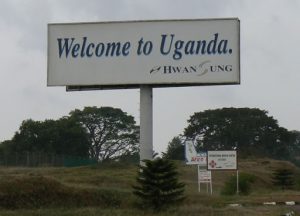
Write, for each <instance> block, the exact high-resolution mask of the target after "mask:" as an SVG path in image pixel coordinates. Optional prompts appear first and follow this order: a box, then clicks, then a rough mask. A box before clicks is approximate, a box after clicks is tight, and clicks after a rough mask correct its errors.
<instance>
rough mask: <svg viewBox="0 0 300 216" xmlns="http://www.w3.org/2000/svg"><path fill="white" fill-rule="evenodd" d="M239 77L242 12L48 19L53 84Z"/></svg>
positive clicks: (217, 81)
mask: <svg viewBox="0 0 300 216" xmlns="http://www.w3.org/2000/svg"><path fill="white" fill-rule="evenodd" d="M239 83H240V23H239V20H238V19H237V18H228V19H205V20H202V19H197V20H160V21H128V22H102V23H101V22H100V23H66V24H49V25H48V69H47V85H48V86H70V87H71V88H72V86H74V87H76V86H83V87H84V86H85V87H91V88H97V87H100V88H101V87H103V88H123V87H124V88H130V87H132V88H135V87H139V86H140V85H150V86H152V87H164V86H191V85H221V84H239Z"/></svg>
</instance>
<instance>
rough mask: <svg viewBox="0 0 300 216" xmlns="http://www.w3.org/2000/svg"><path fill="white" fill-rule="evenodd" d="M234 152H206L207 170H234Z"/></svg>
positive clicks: (235, 166)
mask: <svg viewBox="0 0 300 216" xmlns="http://www.w3.org/2000/svg"><path fill="white" fill-rule="evenodd" d="M236 169H237V153H236V151H207V170H236Z"/></svg>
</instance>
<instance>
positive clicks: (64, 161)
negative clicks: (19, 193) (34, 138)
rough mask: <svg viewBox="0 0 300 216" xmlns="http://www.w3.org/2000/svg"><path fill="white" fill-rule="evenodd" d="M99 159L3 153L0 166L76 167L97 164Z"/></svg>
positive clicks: (0, 156)
mask: <svg viewBox="0 0 300 216" xmlns="http://www.w3.org/2000/svg"><path fill="white" fill-rule="evenodd" d="M96 163H97V161H96V160H93V159H90V158H85V157H78V156H70V155H57V154H47V153H42V152H24V153H10V154H7V153H1V154H0V166H18V167H62V166H65V167H74V166H86V165H91V164H96Z"/></svg>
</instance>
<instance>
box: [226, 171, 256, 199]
mask: <svg viewBox="0 0 300 216" xmlns="http://www.w3.org/2000/svg"><path fill="white" fill-rule="evenodd" d="M236 181H237V179H236V175H233V176H231V177H230V178H229V179H228V180H227V181H226V182H225V185H224V187H223V189H222V190H221V194H222V195H234V194H236V189H237V188H236ZM254 181H255V176H254V175H252V174H248V173H239V194H240V195H249V194H250V192H251V183H253V182H254Z"/></svg>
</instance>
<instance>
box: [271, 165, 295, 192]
mask: <svg viewBox="0 0 300 216" xmlns="http://www.w3.org/2000/svg"><path fill="white" fill-rule="evenodd" d="M272 178H273V184H274V185H275V186H279V187H280V188H281V189H282V190H285V189H291V188H292V187H293V186H294V184H295V181H294V173H293V171H292V170H289V169H285V168H282V169H277V170H275V171H274V173H273V176H272Z"/></svg>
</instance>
